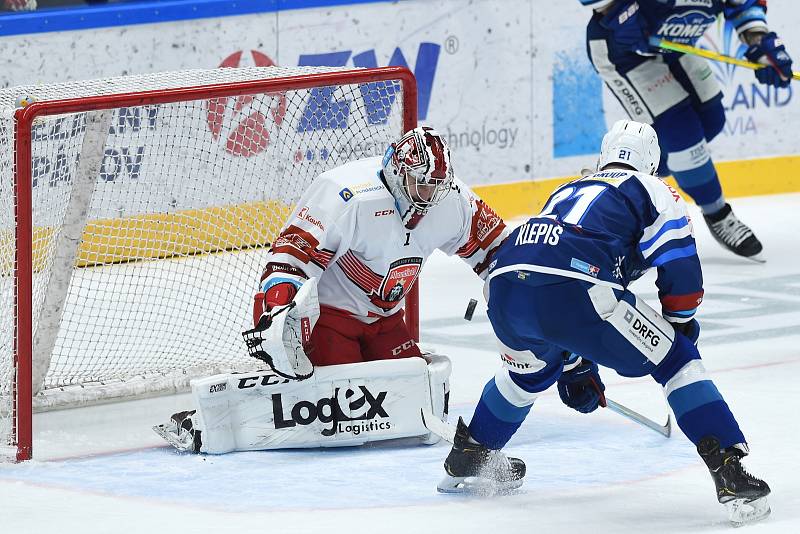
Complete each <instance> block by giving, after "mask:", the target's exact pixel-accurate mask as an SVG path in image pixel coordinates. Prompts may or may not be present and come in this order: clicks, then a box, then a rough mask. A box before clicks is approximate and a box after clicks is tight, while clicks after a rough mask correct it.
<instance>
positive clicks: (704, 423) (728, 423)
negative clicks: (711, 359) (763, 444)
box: [667, 380, 746, 448]
mask: <svg viewBox="0 0 800 534" xmlns="http://www.w3.org/2000/svg"><path fill="white" fill-rule="evenodd" d="M667 402H669V405H670V407H671V408H672V411H673V412H674V413H675V418H676V419H677V420H678V426H679V427H680V428H681V430H683V433H684V434H686V436H687V437H688V438H689V439H690V440H691V441H692V443H694V444H695V445H697V444H698V443H700V440H701V439H702V438H703V437H705V436H708V435H712V436H716V438H717V439H719V442H720V445H721V446H722V447H723V448H725V447H730V446H731V445H735V444H737V443H745V442H746V440H745V439H744V435H743V434H742V431H741V430H740V429H739V424H738V423H737V422H736V419H735V418H734V417H733V413H731V410H730V408H729V407H728V404H727V403H726V402H725V400H724V399H723V398H722V395H721V394H720V392H719V391H718V390H717V387H716V386H715V385H714V383H713V382H712V381H711V380H701V381H699V382H694V383H692V384H689V385H686V386H684V387H681V388H678V389H676V390H675V391H673V392H672V393H670V394H669V396H667Z"/></svg>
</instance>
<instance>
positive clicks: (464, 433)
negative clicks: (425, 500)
mask: <svg viewBox="0 0 800 534" xmlns="http://www.w3.org/2000/svg"><path fill="white" fill-rule="evenodd" d="M444 469H445V471H446V472H447V476H446V477H445V478H443V479H442V481H441V482H439V485H438V486H437V489H438V491H439V492H441V493H467V494H472V495H481V496H490V495H495V494H498V493H507V492H510V491H512V490H515V489H517V488H519V487H520V486H522V479H523V478H524V477H525V463H524V462H523V461H522V460H520V459H519V458H509V457H507V456H506V455H505V454H503V453H502V452H500V451H497V450H491V449H487V448H486V447H484V446H483V445H481V444H479V443H472V442H470V441H469V429H468V428H467V425H466V424H465V423H464V421H463V419H461V418H459V419H458V425H457V427H456V433H455V438H454V440H453V448H452V450H451V451H450V454H449V455H448V456H447V459H446V460H445V462H444Z"/></svg>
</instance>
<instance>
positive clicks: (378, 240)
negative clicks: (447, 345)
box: [261, 157, 507, 322]
mask: <svg viewBox="0 0 800 534" xmlns="http://www.w3.org/2000/svg"><path fill="white" fill-rule="evenodd" d="M380 170H381V158H380V157H374V158H367V159H362V160H357V161H353V162H351V163H347V164H345V165H342V166H340V167H337V168H335V169H332V170H330V171H328V172H325V173H323V174H321V175H320V176H319V177H317V179H316V180H315V181H314V183H313V184H312V185H311V187H309V189H308V190H307V191H306V192H305V193H304V194H303V196H302V197H301V198H300V200H299V201H298V203H297V205H296V207H295V209H294V211H293V212H292V214H291V216H290V218H289V220H288V221H287V222H286V224H285V225H284V227H283V229H282V231H281V233H280V235H279V236H278V237H277V238H276V239H275V241H274V243H273V244H272V247H271V249H270V251H269V255H268V258H267V265H266V268H265V271H264V274H263V276H262V279H261V290H262V291H263V290H264V289H265V288H267V287H269V286H270V285H272V284H273V283H276V282H277V281H278V280H281V279H282V280H287V279H288V280H296V281H297V282H300V283H302V282H303V281H304V280H306V279H308V278H311V277H318V278H319V288H318V291H319V303H320V305H321V306H329V307H333V308H338V309H340V310H344V311H346V312H348V313H350V314H351V315H353V316H355V317H357V318H358V319H360V320H361V321H363V322H372V321H374V320H375V319H377V318H378V317H383V316H389V315H392V314H394V313H396V312H397V311H399V310H400V309H401V307H402V305H403V303H404V299H405V296H406V294H407V293H408V291H409V290H410V288H411V286H412V285H413V284H414V281H415V280H416V278H417V276H418V275H419V273H420V270H421V269H422V266H423V265H424V263H425V261H426V259H427V258H428V256H430V254H431V253H432V252H433V251H434V250H435V249H440V250H442V251H443V252H445V253H446V254H448V255H453V254H455V255H458V256H459V257H461V258H462V259H463V260H464V261H465V262H467V263H468V264H469V265H470V267H472V269H473V270H474V271H475V273H476V274H478V276H480V277H481V278H485V276H486V272H487V267H488V264H489V262H490V261H491V257H492V254H493V253H494V250H495V249H496V247H497V246H498V245H499V244H500V243H501V241H502V240H503V239H504V238H505V236H506V234H507V231H506V228H505V224H504V223H503V220H502V219H501V218H500V217H499V216H498V215H497V214H496V213H495V212H494V211H492V209H491V208H490V207H489V206H487V205H486V204H485V203H484V202H483V201H482V200H480V199H479V198H478V197H477V196H476V195H475V194H474V193H473V192H472V191H471V190H470V189H469V187H467V186H466V185H465V184H464V183H463V182H461V181H460V180H458V179H457V178H456V179H455V180H454V181H453V184H452V186H451V187H452V190H451V191H450V193H449V194H448V195H447V196H446V197H445V198H444V199H443V200H442V201H441V202H440V203H439V204H437V205H436V206H434V207H432V208H431V209H430V210H429V211H428V212H427V214H426V215H425V216H424V217H423V218H422V219H421V220H420V222H419V223H418V224H417V226H416V227H415V228H414V229H413V230H409V229H407V228H406V226H405V225H404V223H403V219H402V217H401V216H402V215H403V214H400V213H398V209H399V208H398V207H397V204H396V202H395V199H394V197H393V196H392V194H391V193H390V192H389V189H388V188H387V187H386V185H385V184H384V183H383V181H382V180H381V177H380Z"/></svg>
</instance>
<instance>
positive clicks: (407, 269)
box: [370, 258, 422, 310]
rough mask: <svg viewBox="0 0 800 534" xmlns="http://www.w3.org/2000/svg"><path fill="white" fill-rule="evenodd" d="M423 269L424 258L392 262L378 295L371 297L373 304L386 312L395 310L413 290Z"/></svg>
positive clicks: (402, 259)
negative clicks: (415, 281) (399, 302)
mask: <svg viewBox="0 0 800 534" xmlns="http://www.w3.org/2000/svg"><path fill="white" fill-rule="evenodd" d="M421 268H422V258H401V259H399V260H397V261H394V262H392V263H391V265H389V271H388V272H387V273H386V276H384V277H383V281H382V282H381V285H380V287H379V288H378V294H377V295H376V294H372V295H370V300H371V301H372V303H373V304H375V305H376V306H378V307H379V308H382V309H385V310H388V309H392V308H394V307H395V306H396V305H397V302H398V301H400V300H401V299H402V298H403V297H405V295H406V293H408V290H409V289H411V286H412V285H413V284H414V280H416V279H417V275H418V274H419V271H420V269H421Z"/></svg>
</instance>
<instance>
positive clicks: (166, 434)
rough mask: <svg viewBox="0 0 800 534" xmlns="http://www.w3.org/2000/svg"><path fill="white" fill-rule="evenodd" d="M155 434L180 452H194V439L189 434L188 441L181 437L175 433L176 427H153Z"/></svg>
mask: <svg viewBox="0 0 800 534" xmlns="http://www.w3.org/2000/svg"><path fill="white" fill-rule="evenodd" d="M153 432H155V433H156V434H158V435H159V436H161V437H162V438H164V441H166V442H167V443H169V444H170V445H172V446H173V447H175V448H176V449H178V450H179V451H180V452H192V439H191V435H190V434H188V433H187V435H186V436H187V437H188V440H187V439H181V437H180V436H179V435H178V434H177V433H176V432H175V425H170V424H166V425H156V426H154V427H153Z"/></svg>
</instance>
